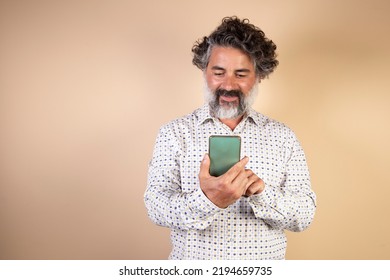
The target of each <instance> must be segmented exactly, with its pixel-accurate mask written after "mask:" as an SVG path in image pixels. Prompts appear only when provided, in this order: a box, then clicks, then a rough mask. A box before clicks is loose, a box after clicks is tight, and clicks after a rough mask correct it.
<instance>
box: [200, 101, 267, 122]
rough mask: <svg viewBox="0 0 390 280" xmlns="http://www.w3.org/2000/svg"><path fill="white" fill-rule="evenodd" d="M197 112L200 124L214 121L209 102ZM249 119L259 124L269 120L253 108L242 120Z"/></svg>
mask: <svg viewBox="0 0 390 280" xmlns="http://www.w3.org/2000/svg"><path fill="white" fill-rule="evenodd" d="M195 114H196V116H197V119H198V125H201V124H203V123H205V122H206V121H208V120H212V121H214V117H213V116H211V114H210V107H209V105H208V104H204V105H203V106H202V107H201V108H199V109H198V110H197V111H196V113H195ZM248 119H250V120H252V121H253V122H254V123H255V124H256V125H258V126H261V125H265V124H266V122H267V118H266V117H265V116H264V115H262V114H260V113H258V112H256V111H255V110H254V109H252V108H250V109H249V110H248V114H247V115H246V116H245V117H244V119H243V120H242V121H243V122H245V121H247V120H248Z"/></svg>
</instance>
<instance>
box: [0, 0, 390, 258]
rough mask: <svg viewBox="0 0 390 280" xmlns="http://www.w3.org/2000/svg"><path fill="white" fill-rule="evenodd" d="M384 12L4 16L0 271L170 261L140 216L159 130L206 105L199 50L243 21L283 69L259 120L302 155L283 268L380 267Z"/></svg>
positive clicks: (107, 4)
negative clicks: (298, 263)
mask: <svg viewBox="0 0 390 280" xmlns="http://www.w3.org/2000/svg"><path fill="white" fill-rule="evenodd" d="M389 12H390V2H389V1H386V0H383V1H380V0H365V1H364V0H363V1H353V0H345V1H329V0H317V1H313V0H297V1H266V0H253V1H249V0H242V1H227V0H220V1H209V0H207V1H206V0H196V1H173V0H167V1H129V0H128V1H125V0H118V1H108V0H99V1H92V0H91V1H88V0H77V1H76V0H71V1H43V0H36V1H28V0H1V1H0V134H1V135H0V259H166V258H167V257H168V254H169V252H170V240H169V230H168V229H166V228H161V227H158V226H156V225H154V224H152V222H151V221H150V220H149V219H148V217H147V214H146V209H145V207H144V202H143V194H144V191H145V187H146V180H147V166H148V161H149V160H150V158H151V155H152V150H153V146H154V141H155V137H156V135H157V132H158V128H159V127H160V126H161V125H163V124H164V123H166V122H168V121H170V120H172V119H174V118H176V117H179V116H182V115H184V114H187V113H190V112H192V111H193V110H194V109H196V108H197V107H199V106H201V105H202V104H203V92H202V89H203V80H202V73H201V72H200V71H199V70H198V69H197V68H195V66H193V65H192V63H191V60H192V56H191V48H192V45H193V43H194V42H195V41H196V40H198V39H199V38H201V37H202V36H204V35H208V34H209V33H210V32H211V31H212V30H213V29H214V28H215V27H216V26H217V25H218V24H219V23H220V21H221V19H222V18H223V17H224V16H231V15H237V16H239V17H246V18H249V19H250V20H251V22H252V23H254V24H255V25H257V26H259V27H261V28H262V29H263V31H264V32H265V33H266V35H267V36H268V37H269V38H271V39H272V40H273V41H274V42H275V43H276V44H277V46H278V54H279V56H278V58H279V61H280V65H279V67H278V68H277V70H276V71H275V73H273V74H272V75H271V76H270V78H269V79H266V80H264V81H262V83H261V85H260V94H259V97H258V99H257V101H256V103H255V105H254V107H255V109H257V110H258V111H260V112H262V113H264V114H266V115H268V116H270V117H272V118H274V119H277V120H279V121H281V122H284V123H286V124H287V125H288V126H289V127H291V128H292V129H293V130H294V131H295V132H296V134H297V136H298V138H299V139H300V141H301V143H302V146H303V147H304V149H305V152H306V155H307V160H308V163H309V168H310V172H311V177H312V183H313V189H314V190H315V192H316V194H317V196H318V208H317V213H316V217H315V220H314V223H313V224H312V226H311V227H310V228H309V229H308V230H307V231H305V232H302V233H288V249H287V258H288V259H390V239H389V236H390V225H389V221H388V214H389V213H390V203H389V202H388V200H389V195H390V179H389V178H390V177H389V171H388V168H389V166H390V165H389V163H390V148H389V143H390V130H389V128H390V127H389V119H390V110H389V105H390V102H389V101H390V90H389V89H390V79H389V65H390V51H389V50H390V37H389V34H390V32H389V31H390V30H389V29H390V17H389V16H388V15H389Z"/></svg>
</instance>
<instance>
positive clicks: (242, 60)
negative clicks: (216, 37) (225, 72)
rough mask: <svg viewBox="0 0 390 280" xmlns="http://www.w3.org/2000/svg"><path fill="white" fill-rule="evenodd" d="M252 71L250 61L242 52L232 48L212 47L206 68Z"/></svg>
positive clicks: (252, 67)
mask: <svg viewBox="0 0 390 280" xmlns="http://www.w3.org/2000/svg"><path fill="white" fill-rule="evenodd" d="M214 66H218V67H221V68H234V69H243V68H245V69H248V70H254V65H253V62H252V59H251V58H250V57H249V55H248V54H246V53H245V52H244V51H242V50H240V49H236V48H232V47H221V46H216V47H213V49H212V50H211V53H210V58H209V63H208V66H207V67H214Z"/></svg>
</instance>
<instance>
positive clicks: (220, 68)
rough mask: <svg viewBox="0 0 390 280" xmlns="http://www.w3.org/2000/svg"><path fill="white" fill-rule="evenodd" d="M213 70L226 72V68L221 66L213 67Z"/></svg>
mask: <svg viewBox="0 0 390 280" xmlns="http://www.w3.org/2000/svg"><path fill="white" fill-rule="evenodd" d="M211 69H213V70H225V68H223V67H221V66H213V67H211Z"/></svg>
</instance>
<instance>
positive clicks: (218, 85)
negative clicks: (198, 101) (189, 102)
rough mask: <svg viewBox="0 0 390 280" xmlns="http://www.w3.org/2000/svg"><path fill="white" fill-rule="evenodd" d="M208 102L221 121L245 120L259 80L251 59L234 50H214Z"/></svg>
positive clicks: (207, 76) (207, 71) (207, 75)
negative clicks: (245, 114)
mask: <svg viewBox="0 0 390 280" xmlns="http://www.w3.org/2000/svg"><path fill="white" fill-rule="evenodd" d="M205 80H206V86H207V88H206V100H207V101H208V103H209V105H210V108H211V110H212V113H213V114H214V115H215V116H216V117H218V118H220V119H236V118H239V117H242V115H243V114H244V113H245V111H246V110H247V109H248V108H249V107H250V106H251V105H252V103H253V101H254V98H255V96H256V93H257V87H258V79H257V75H256V72H255V67H254V65H253V62H252V60H251V59H250V57H249V56H248V55H247V54H246V53H244V52H243V51H241V50H239V49H235V48H231V47H219V46H218V47H214V48H213V49H212V51H211V54H210V59H209V63H208V65H207V67H206V69H205Z"/></svg>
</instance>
